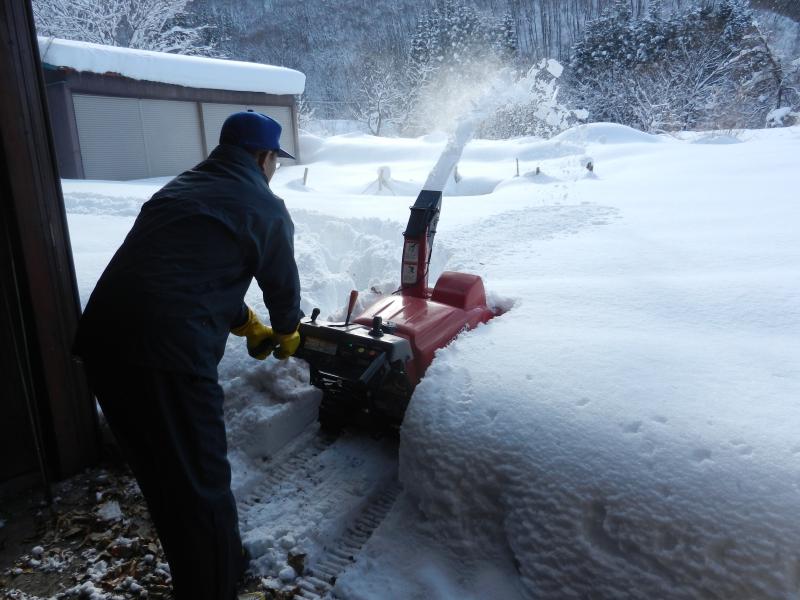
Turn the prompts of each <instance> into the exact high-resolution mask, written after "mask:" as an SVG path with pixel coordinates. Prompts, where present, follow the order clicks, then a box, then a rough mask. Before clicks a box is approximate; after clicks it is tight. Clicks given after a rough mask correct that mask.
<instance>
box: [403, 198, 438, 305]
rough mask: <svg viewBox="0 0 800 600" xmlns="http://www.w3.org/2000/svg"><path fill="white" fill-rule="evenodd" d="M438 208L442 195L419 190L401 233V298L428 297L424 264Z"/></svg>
mask: <svg viewBox="0 0 800 600" xmlns="http://www.w3.org/2000/svg"><path fill="white" fill-rule="evenodd" d="M441 208H442V192H438V191H433V190H422V191H421V192H420V193H419V196H417V200H416V202H414V206H412V207H411V216H410V217H409V218H408V225H406V230H405V232H403V237H404V238H405V242H404V243H403V264H402V272H401V273H400V283H401V286H402V290H403V295H405V296H416V297H417V298H427V297H428V265H429V263H430V260H431V250H432V248H433V238H434V236H435V235H436V225H437V223H438V222H439V212H440V210H441Z"/></svg>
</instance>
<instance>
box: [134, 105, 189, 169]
mask: <svg viewBox="0 0 800 600" xmlns="http://www.w3.org/2000/svg"><path fill="white" fill-rule="evenodd" d="M139 102H140V109H141V114H142V130H143V131H144V141H145V148H146V151H147V162H148V173H149V176H150V177H163V176H167V175H178V174H179V173H181V172H183V171H185V170H187V169H190V168H191V167H193V166H194V165H196V164H197V163H199V162H200V161H202V160H203V158H204V157H203V137H202V134H201V131H200V115H199V114H198V107H197V103H196V102H178V101H176V100H140V101H139Z"/></svg>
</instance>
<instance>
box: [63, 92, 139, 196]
mask: <svg viewBox="0 0 800 600" xmlns="http://www.w3.org/2000/svg"><path fill="white" fill-rule="evenodd" d="M72 101H73V104H74V106H75V121H76V124H77V126H78V140H79V142H80V146H81V157H82V159H83V171H84V176H85V177H86V178H87V179H112V180H114V179H116V180H119V179H141V178H144V177H147V176H148V169H147V159H146V154H145V143H144V134H143V132H142V121H141V116H140V114H139V100H137V99H136V98H115V97H110V96H88V95H83V94H73V96H72Z"/></svg>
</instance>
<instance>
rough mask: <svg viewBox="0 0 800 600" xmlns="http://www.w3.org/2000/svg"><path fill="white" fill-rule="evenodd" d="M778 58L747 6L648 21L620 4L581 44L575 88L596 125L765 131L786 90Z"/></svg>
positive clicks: (732, 2) (730, 1)
mask: <svg viewBox="0 0 800 600" xmlns="http://www.w3.org/2000/svg"><path fill="white" fill-rule="evenodd" d="M770 56H771V53H770V51H769V48H768V47H767V46H766V44H765V43H764V40H763V38H762V39H759V36H758V29H757V26H756V23H755V21H754V18H753V13H752V10H751V9H750V8H749V6H748V4H747V2H746V0H720V1H719V2H717V3H716V4H710V3H704V4H699V5H698V4H693V5H691V6H690V7H689V8H688V9H687V10H685V11H684V12H682V13H675V14H672V15H671V16H669V17H664V16H663V11H662V7H661V6H660V4H658V3H654V4H653V5H651V7H650V10H649V12H648V13H647V15H646V16H645V17H644V18H643V19H641V20H634V19H632V18H631V13H630V10H629V9H627V7H626V5H625V4H624V3H622V2H619V1H617V2H616V3H615V4H614V5H613V7H612V8H610V9H609V10H607V11H604V12H603V13H602V14H601V16H600V17H599V18H598V19H596V20H594V21H591V22H590V23H588V24H587V26H586V30H585V35H584V38H583V39H582V40H581V41H580V42H578V43H577V44H576V45H575V48H574V52H573V58H572V61H571V63H570V88H571V91H572V93H573V98H574V101H575V102H577V103H579V104H580V105H581V106H584V107H586V108H588V109H589V110H590V112H591V114H592V119H594V120H609V121H614V122H617V123H624V124H627V125H632V126H634V127H638V128H640V129H643V130H646V131H663V130H675V129H693V128H713V127H732V126H760V125H761V124H763V120H764V117H765V115H766V112H767V111H768V110H770V109H771V108H774V105H773V104H774V98H775V96H776V95H777V94H778V93H779V89H780V86H779V84H778V83H777V82H778V81H779V79H780V78H779V77H778V76H777V75H776V74H775V72H774V71H775V67H774V64H773V61H770Z"/></svg>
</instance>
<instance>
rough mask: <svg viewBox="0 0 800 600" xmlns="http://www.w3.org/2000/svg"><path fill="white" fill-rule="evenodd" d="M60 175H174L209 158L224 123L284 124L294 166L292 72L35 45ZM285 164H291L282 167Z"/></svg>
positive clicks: (296, 86)
mask: <svg viewBox="0 0 800 600" xmlns="http://www.w3.org/2000/svg"><path fill="white" fill-rule="evenodd" d="M39 48H40V52H41V56H42V64H43V67H44V74H45V81H46V83H47V97H48V102H49V105H50V115H51V121H52V124H53V134H54V136H55V144H56V153H57V156H58V167H59V171H60V173H61V177H63V178H67V179H106V180H127V179H145V178H149V177H164V176H172V175H177V174H178V173H180V172H181V171H184V170H186V169H187V168H190V167H191V166H193V165H195V164H197V163H198V162H200V161H201V160H203V159H204V158H205V157H206V156H208V154H209V152H210V151H211V150H213V149H214V147H215V146H216V145H217V142H218V139H219V131H220V128H221V127H222V123H223V121H224V120H225V119H226V118H227V117H228V115H230V114H231V113H234V112H237V111H240V110H247V109H252V110H255V111H257V112H261V113H264V114H266V115H268V116H270V117H272V118H273V119H275V120H276V121H278V123H280V124H281V126H282V127H283V133H282V135H281V145H282V146H283V147H284V148H285V149H286V150H287V151H288V152H289V153H291V154H293V155H294V156H296V157H297V158H298V159H299V158H300V157H299V156H298V143H297V135H298V133H297V110H296V102H295V97H296V94H300V93H302V92H303V89H304V87H305V76H304V75H303V74H302V73H299V72H298V71H294V70H292V69H285V68H282V67H274V66H270V65H258V64H254V63H244V62H239V61H231V60H221V59H211V58H203V57H196V56H184V55H177V54H166V53H162V52H149V51H143V50H131V49H129V48H117V47H112V46H101V45H98V44H89V43H86V42H74V41H68V40H60V39H55V38H39ZM286 162H288V163H292V161H286Z"/></svg>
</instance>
